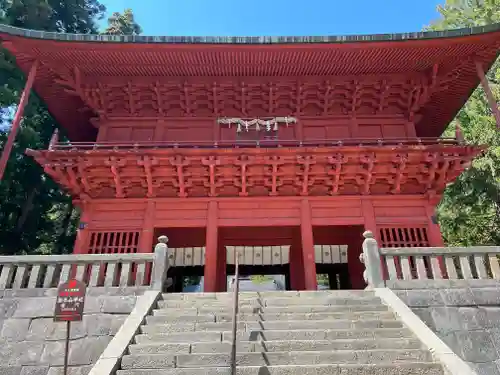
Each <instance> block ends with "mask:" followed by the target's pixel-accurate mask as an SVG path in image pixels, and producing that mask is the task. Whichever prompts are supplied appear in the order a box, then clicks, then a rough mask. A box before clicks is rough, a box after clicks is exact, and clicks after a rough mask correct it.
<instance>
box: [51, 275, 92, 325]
mask: <svg viewBox="0 0 500 375" xmlns="http://www.w3.org/2000/svg"><path fill="white" fill-rule="evenodd" d="M86 289H87V286H86V285H85V284H84V283H82V282H81V281H78V280H74V279H71V280H68V281H66V282H65V283H63V284H61V285H60V286H59V288H58V289H57V299H56V307H55V311H54V322H79V321H81V320H82V319H83V307H84V305H85V291H86Z"/></svg>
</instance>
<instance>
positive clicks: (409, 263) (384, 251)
mask: <svg viewBox="0 0 500 375" xmlns="http://www.w3.org/2000/svg"><path fill="white" fill-rule="evenodd" d="M363 235H364V237H365V240H364V242H363V254H362V255H361V257H360V260H361V261H362V262H363V263H364V264H365V267H366V270H365V274H364V275H365V282H366V283H367V285H368V287H369V288H373V287H375V288H376V287H383V286H386V285H387V282H388V281H391V282H393V281H398V280H403V281H415V280H444V279H448V280H474V279H479V280H487V279H490V280H491V279H493V280H500V265H499V260H500V247H498V246H473V247H408V248H379V247H378V244H377V241H376V240H375V239H374V238H373V234H372V233H371V232H369V231H367V232H365V233H364V234H363Z"/></svg>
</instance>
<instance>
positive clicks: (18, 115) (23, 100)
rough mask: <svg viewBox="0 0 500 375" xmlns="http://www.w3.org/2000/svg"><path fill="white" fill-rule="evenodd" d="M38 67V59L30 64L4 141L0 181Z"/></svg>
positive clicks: (0, 160) (0, 158) (0, 164)
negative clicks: (24, 84)
mask: <svg viewBox="0 0 500 375" xmlns="http://www.w3.org/2000/svg"><path fill="white" fill-rule="evenodd" d="M37 68H38V61H35V62H34V63H33V65H32V66H31V69H30V72H29V74H28V79H27V80H26V86H24V90H23V93H22V95H21V100H20V101H19V105H18V106H17V110H16V114H15V116H14V121H13V122H12V127H11V128H10V133H9V136H8V138H7V142H5V146H4V148H3V151H2V156H1V157H0V181H2V178H3V174H4V172H5V167H6V166H7V162H8V161H9V156H10V153H11V152H12V147H13V146H14V140H15V139H16V135H17V131H18V130H19V125H21V119H22V118H23V113H24V107H26V104H27V103H28V99H29V96H30V92H31V88H32V87H33V82H34V81H35V76H36V70H37Z"/></svg>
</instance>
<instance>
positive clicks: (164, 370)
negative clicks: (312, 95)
mask: <svg viewBox="0 0 500 375" xmlns="http://www.w3.org/2000/svg"><path fill="white" fill-rule="evenodd" d="M231 321H232V294H231V293H219V294H213V293H212V294H209V293H206V294H203V293H196V294H195V293H192V294H165V295H163V300H161V301H159V304H158V309H156V310H155V311H154V313H153V315H151V316H148V317H147V320H146V323H145V325H143V326H142V328H141V333H139V334H138V335H136V337H135V343H133V344H131V345H130V346H129V353H128V355H126V356H124V357H123V360H122V364H121V369H120V370H118V372H117V374H118V375H188V374H189V375H198V374H199V375H201V374H204V375H229V374H230V369H229V364H230V353H231V336H232V334H231V324H232V323H231ZM237 342H238V344H237V345H238V346H237V348H238V354H237V364H238V370H237V373H238V374H241V375H247V374H248V375H287V374H290V375H291V374H294V375H295V374H297V375H312V374H315V375H323V374H325V375H326V374H329V375H410V374H412V375H414V374H415V375H424V374H425V375H443V374H444V372H443V369H442V366H441V365H440V364H438V363H436V362H435V361H434V360H433V358H432V356H431V353H430V352H429V351H427V350H424V349H423V348H422V345H421V343H420V342H419V341H418V340H417V339H416V338H415V337H414V336H413V335H412V333H411V332H410V331H409V330H408V329H407V328H405V327H404V326H403V325H402V323H401V322H400V321H398V319H397V318H396V317H395V316H394V315H393V313H392V312H390V311H389V310H388V308H387V307H386V306H385V305H383V304H382V302H381V301H380V299H379V298H378V297H375V296H374V294H373V293H372V292H369V291H324V292H263V293H241V294H240V313H239V319H238V333H237Z"/></svg>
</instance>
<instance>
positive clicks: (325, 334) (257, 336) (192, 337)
mask: <svg viewBox="0 0 500 375" xmlns="http://www.w3.org/2000/svg"><path fill="white" fill-rule="evenodd" d="M231 335H232V333H231V332H227V331H225V332H220V331H216V332H206V331H205V332H203V331H200V332H182V333H158V332H156V333H154V334H139V335H136V336H135V341H136V343H137V344H146V343H155V342H156V343H187V344H189V343H193V342H217V341H232V338H231ZM412 337H413V335H412V333H411V332H410V331H409V330H408V329H407V328H380V329H344V330H341V329H337V330H330V329H326V330H324V329H307V330H292V329H287V330H265V331H262V330H255V331H248V332H238V333H237V336H236V339H237V340H238V341H263V340H265V341H275V340H339V339H357V338H373V339H384V338H412Z"/></svg>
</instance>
